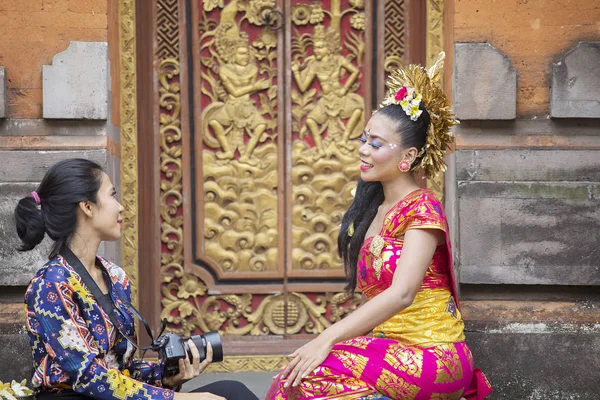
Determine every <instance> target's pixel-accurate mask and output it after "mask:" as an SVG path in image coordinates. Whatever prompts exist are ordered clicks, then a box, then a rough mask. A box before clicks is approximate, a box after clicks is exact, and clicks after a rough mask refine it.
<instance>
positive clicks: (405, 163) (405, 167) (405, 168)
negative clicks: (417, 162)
mask: <svg viewBox="0 0 600 400" xmlns="http://www.w3.org/2000/svg"><path fill="white" fill-rule="evenodd" d="M398 169H399V170H400V172H408V171H410V163H409V162H408V161H406V160H402V161H400V164H398Z"/></svg>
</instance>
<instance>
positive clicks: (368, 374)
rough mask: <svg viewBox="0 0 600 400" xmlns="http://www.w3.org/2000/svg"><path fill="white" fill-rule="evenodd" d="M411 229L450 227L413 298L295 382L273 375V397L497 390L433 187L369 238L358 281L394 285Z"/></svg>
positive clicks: (452, 394)
mask: <svg viewBox="0 0 600 400" xmlns="http://www.w3.org/2000/svg"><path fill="white" fill-rule="evenodd" d="M409 229H440V230H442V231H444V232H445V233H446V244H444V245H441V246H438V248H437V249H436V251H435V253H434V255H433V257H432V260H431V264H430V265H429V268H428V270H427V272H426V274H425V278H424V279H423V282H422V284H421V287H420V288H419V291H418V292H417V295H416V297H415V300H414V301H413V303H412V304H411V305H410V306H409V307H408V308H406V309H404V310H402V311H400V312H399V313H398V314H396V315H394V316H393V317H392V318H390V319H389V320H387V321H385V322H384V323H383V324H381V325H380V326H377V327H376V328H375V329H374V330H373V335H372V336H359V337H357V338H354V339H350V340H346V341H344V342H341V343H338V344H336V345H335V346H334V347H333V349H332V350H331V352H330V354H329V356H328V357H327V358H326V359H325V361H324V362H323V363H322V364H321V365H320V366H319V367H317V368H316V369H315V370H314V371H313V372H312V373H311V374H309V375H308V376H307V377H306V378H305V379H303V380H302V382H301V383H300V384H299V385H298V386H297V387H295V388H292V387H290V388H285V387H284V386H283V385H284V383H285V382H286V381H285V380H279V379H277V380H275V381H274V382H273V384H272V386H271V388H270V389H269V392H268V393H267V397H266V398H267V399H268V400H285V399H294V400H302V399H358V398H361V397H365V398H367V397H369V396H373V395H384V396H387V397H389V398H392V399H408V400H413V399H414V400H430V399H440V400H441V399H448V400H452V399H456V400H459V399H460V398H461V397H466V398H467V399H474V400H480V399H483V398H484V397H486V396H487V394H489V393H490V392H491V386H490V385H489V383H488V382H487V380H486V379H485V376H484V375H483V374H482V373H481V371H479V370H475V369H474V368H473V357H472V355H471V351H470V350H469V347H468V346H467V345H466V343H465V342H464V339H465V338H464V333H463V329H464V324H463V321H462V318H461V314H460V311H459V309H458V300H457V297H456V290H455V281H454V274H453V271H452V267H451V266H452V253H451V249H450V241H449V240H448V225H447V221H446V217H445V215H444V211H443V209H442V206H441V203H440V202H439V200H438V199H437V198H436V197H435V194H434V193H433V192H432V191H430V190H428V189H419V190H416V191H414V192H412V193H410V194H409V195H408V196H406V197H405V198H404V199H403V200H402V201H401V202H399V203H398V204H397V205H396V206H394V207H393V208H392V209H391V210H390V211H389V212H388V213H387V215H386V217H385V219H384V223H383V227H382V228H381V231H380V233H379V235H376V236H373V237H370V238H367V239H366V240H365V243H364V245H363V247H362V249H361V252H360V256H359V260H358V265H357V268H358V271H357V272H358V274H357V275H358V276H357V284H358V287H359V288H360V290H361V291H363V293H364V294H365V295H366V296H367V298H369V299H371V298H373V297H375V296H377V295H378V294H379V293H381V292H383V291H384V290H386V289H387V288H388V287H390V285H391V284H392V279H393V275H394V271H395V269H396V265H397V262H398V260H399V258H400V255H401V254H402V245H403V240H404V234H405V233H406V231H408V230H409ZM474 377H475V379H474Z"/></svg>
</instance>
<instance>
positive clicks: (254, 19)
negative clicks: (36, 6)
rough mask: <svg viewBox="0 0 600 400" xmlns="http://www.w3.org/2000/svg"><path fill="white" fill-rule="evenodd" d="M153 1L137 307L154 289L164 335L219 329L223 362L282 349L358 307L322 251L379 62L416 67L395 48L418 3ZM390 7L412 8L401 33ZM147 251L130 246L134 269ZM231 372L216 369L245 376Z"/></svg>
mask: <svg viewBox="0 0 600 400" xmlns="http://www.w3.org/2000/svg"><path fill="white" fill-rule="evenodd" d="M432 3H433V4H436V3H437V4H438V6H440V7H441V1H438V2H432ZM155 5H156V13H155V14H153V13H152V12H148V11H144V12H145V13H146V14H145V15H142V17H144V16H145V17H147V18H156V19H155V20H156V21H157V24H156V27H157V28H156V32H155V34H156V38H157V40H156V44H155V46H156V47H154V51H155V63H156V65H157V70H156V71H157V77H158V82H159V93H158V101H157V103H158V104H157V105H158V109H159V112H158V114H157V117H158V119H159V120H158V125H159V131H158V137H159V143H158V144H159V146H160V150H159V151H158V153H157V155H158V159H159V160H160V161H159V165H160V171H159V175H160V176H159V180H160V185H159V186H158V187H157V188H155V189H154V192H153V193H154V195H155V196H158V198H159V201H158V202H156V206H158V207H157V208H158V209H160V241H161V248H160V271H156V272H157V274H153V273H150V274H149V275H148V276H145V277H144V276H143V275H142V273H140V281H141V293H140V303H141V304H140V305H141V307H142V309H143V310H145V311H146V314H148V313H149V312H152V310H156V309H155V308H154V307H155V306H154V305H155V304H157V300H156V298H155V297H152V296H151V295H148V294H146V293H147V290H145V289H144V287H156V285H159V286H160V291H161V295H160V317H161V318H166V319H167V320H168V322H169V324H168V328H169V329H170V330H171V331H174V332H178V333H180V334H184V335H188V334H191V333H198V332H202V331H208V330H220V331H221V332H222V333H223V334H224V335H225V337H226V339H225V340H226V341H227V345H226V352H227V354H229V355H240V356H242V355H251V354H255V355H258V354H260V355H266V354H286V353H287V352H289V351H290V350H292V349H293V348H295V347H297V345H298V343H299V341H301V340H305V339H306V338H307V337H310V335H311V334H316V333H319V332H321V331H322V330H323V329H325V328H326V327H327V326H329V325H330V324H331V323H333V322H335V321H337V320H339V319H340V318H342V317H344V316H345V315H347V314H348V313H349V312H351V311H352V310H353V309H354V308H355V307H356V306H357V304H358V303H359V301H360V296H359V295H358V294H347V293H344V292H343V291H342V289H343V287H344V285H345V282H344V272H343V266H342V263H341V260H340V258H339V256H338V255H337V234H338V230H339V226H340V223H341V219H342V216H343V213H344V211H345V209H346V208H347V206H348V205H349V204H350V202H351V201H352V194H353V189H354V187H355V184H356V180H357V179H358V177H359V175H360V173H359V157H358V153H357V147H358V145H357V141H356V140H353V139H356V138H357V137H358V136H360V134H361V132H362V129H363V127H364V123H365V119H368V117H369V116H370V115H371V110H372V109H373V107H374V105H376V104H377V102H378V101H379V100H380V99H381V98H382V96H383V94H384V90H385V89H384V86H383V82H384V79H385V74H386V72H385V71H386V70H390V69H391V68H394V66H397V65H398V64H401V63H405V62H407V61H408V60H411V61H416V62H423V61H424V60H421V59H419V54H423V55H424V54H425V51H424V50H423V49H421V50H419V51H416V50H415V51H414V53H413V54H410V53H408V52H407V51H405V48H404V47H405V46H404V42H405V40H404V39H405V36H407V37H408V36H412V37H413V39H412V42H414V43H416V44H415V46H413V47H414V48H417V47H419V46H420V47H423V48H424V40H421V32H422V30H423V29H422V26H423V25H424V24H425V16H426V14H425V7H424V5H423V3H422V2H420V1H419V2H417V1H413V2H408V1H391V0H390V1H386V2H375V3H374V2H373V0H324V1H312V0H291V1H287V0H229V1H228V0H190V1H185V0H179V1H178V0H157V2H156V3H155ZM440 10H441V9H440ZM405 13H406V14H408V13H411V15H413V14H414V15H415V16H416V17H415V19H414V21H415V22H414V24H413V25H412V27H411V26H408V25H407V27H406V28H405V23H404V15H405ZM417 17H419V18H420V19H419V18H417ZM419 21H420V23H422V25H421V26H419V23H418V22H419ZM405 31H406V32H407V34H405ZM409 32H414V34H413V33H409ZM422 36H423V39H424V37H425V35H422ZM412 42H411V43H412ZM378 43H380V44H381V45H378ZM440 43H441V39H440ZM140 129H142V128H141V127H140ZM140 157H141V158H142V159H150V158H151V157H152V156H148V155H140ZM144 157H145V158H144ZM140 165H141V164H140ZM140 174H142V175H143V174H144V171H140ZM153 193H152V191H151V190H150V189H148V190H147V191H146V194H148V195H150V196H152V194H153ZM143 196H144V192H143V191H142V198H143ZM143 201H144V200H141V201H140V202H143ZM151 206H152V204H150V207H151ZM142 208H143V207H142ZM140 229H143V227H141V228H140ZM147 235H148V236H152V234H151V233H150V231H149V232H148V233H147ZM140 236H141V237H142V236H143V234H142V233H141V234H140ZM140 241H141V242H143V237H142V238H141V240H140ZM140 252H142V250H140ZM153 252H154V253H156V252H157V251H156V250H152V249H149V250H148V253H143V252H142V254H140V260H141V261H140V263H141V264H143V263H144V260H145V259H146V258H147V260H148V262H149V263H150V262H151V260H152V259H153V258H152V256H151V254H153ZM148 268H149V270H148V271H152V267H148ZM140 271H142V267H140ZM155 275H156V276H160V278H159V279H160V282H158V281H157V278H156V277H155ZM146 302H147V303H146ZM151 319H152V320H151V322H152V324H153V325H154V326H156V325H157V324H158V318H157V317H153V318H151ZM278 363H280V360H279V359H276V360H275V361H273V365H270V364H269V365H268V366H266V367H264V368H265V369H270V368H275V367H276V364H278ZM242 364H243V363H242ZM236 365H237V366H229V367H227V366H225V367H222V368H224V369H231V368H233V369H238V370H239V369H246V370H248V369H252V367H248V366H246V367H244V366H240V365H241V364H239V363H238V364H236ZM215 368H219V367H218V366H216V367H215ZM260 368H261V367H259V369H260Z"/></svg>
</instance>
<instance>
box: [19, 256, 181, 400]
mask: <svg viewBox="0 0 600 400" xmlns="http://www.w3.org/2000/svg"><path fill="white" fill-rule="evenodd" d="M98 259H99V260H100V263H101V265H102V266H103V267H104V271H103V272H104V273H103V275H104V279H105V281H106V283H107V286H108V288H109V295H110V296H111V298H112V299H113V302H114V304H115V308H116V310H117V312H116V313H115V314H116V319H117V321H118V323H119V325H120V327H119V329H120V330H121V331H122V332H123V333H124V334H126V335H128V336H129V337H130V338H132V339H133V340H134V341H135V340H136V338H135V328H134V318H133V315H132V314H131V313H130V312H129V310H128V309H127V308H126V307H125V305H124V304H123V302H122V301H121V299H125V300H126V301H130V299H131V288H130V286H129V279H128V277H127V274H126V273H125V271H123V269H121V268H120V267H119V266H117V265H115V264H113V263H112V262H110V261H108V260H106V259H103V258H100V257H98ZM25 311H26V313H27V331H28V335H29V341H30V343H31V349H32V351H33V362H34V367H35V371H34V375H33V379H32V384H33V386H34V387H35V388H36V389H38V390H44V391H50V392H60V391H61V390H74V391H75V392H78V393H81V394H83V395H85V396H87V397H90V398H95V399H106V400H112V399H144V400H162V399H172V398H173V396H174V392H173V391H172V390H170V389H166V388H162V387H161V383H162V372H163V367H162V365H161V364H157V363H151V362H145V361H137V360H135V359H134V352H135V348H134V347H133V346H132V345H131V344H130V343H129V342H128V341H127V339H125V338H124V337H123V336H122V335H121V333H119V331H118V330H117V329H115V327H114V326H113V324H112V323H111V321H110V319H109V317H108V315H107V314H106V313H105V312H104V310H103V309H102V307H101V306H100V305H99V304H98V303H97V301H96V299H95V298H94V296H93V295H92V294H91V291H90V290H89V288H88V287H87V286H86V285H85V283H84V282H83V280H82V279H81V276H80V275H79V274H77V273H76V272H75V270H74V269H73V267H72V266H70V265H69V264H68V263H67V261H66V260H65V259H64V258H63V257H62V256H57V257H55V258H53V259H52V260H50V261H49V262H48V263H46V265H44V266H43V267H42V268H41V269H40V270H39V271H38V272H37V274H36V275H35V277H34V278H33V279H32V280H31V283H30V284H29V287H28V288H27V292H26V294H25Z"/></svg>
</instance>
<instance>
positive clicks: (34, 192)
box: [31, 190, 42, 206]
mask: <svg viewBox="0 0 600 400" xmlns="http://www.w3.org/2000/svg"><path fill="white" fill-rule="evenodd" d="M31 195H32V196H33V199H34V200H35V204H37V205H38V206H39V205H40V204H42V201H41V200H40V196H39V195H38V194H37V192H36V191H35V190H34V191H33V192H31Z"/></svg>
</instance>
